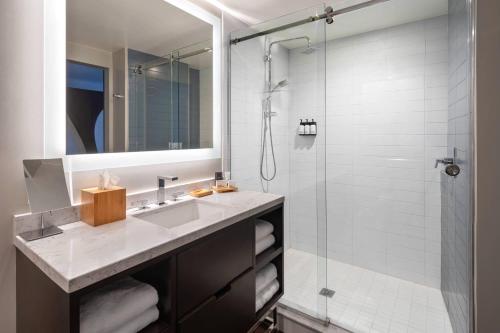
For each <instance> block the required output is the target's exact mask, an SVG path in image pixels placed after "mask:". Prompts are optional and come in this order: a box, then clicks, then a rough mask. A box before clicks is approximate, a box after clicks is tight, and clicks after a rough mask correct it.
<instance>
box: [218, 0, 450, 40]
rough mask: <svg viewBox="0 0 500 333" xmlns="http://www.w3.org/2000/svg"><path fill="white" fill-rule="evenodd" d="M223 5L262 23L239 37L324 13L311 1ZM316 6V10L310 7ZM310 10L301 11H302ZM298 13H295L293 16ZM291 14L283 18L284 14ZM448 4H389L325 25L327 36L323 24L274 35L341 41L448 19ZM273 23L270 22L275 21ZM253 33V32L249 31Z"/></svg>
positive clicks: (345, 1) (341, 1) (341, 0)
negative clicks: (439, 18) (404, 26)
mask: <svg viewBox="0 0 500 333" xmlns="http://www.w3.org/2000/svg"><path fill="white" fill-rule="evenodd" d="M365 1H366V0H333V1H329V2H327V5H330V6H332V7H333V9H334V10H337V9H341V8H345V7H348V6H351V5H354V4H358V3H362V2H365ZM222 2H223V3H224V4H226V5H227V6H229V7H231V8H232V9H234V10H236V11H241V12H242V13H244V14H245V15H247V16H251V17H253V18H255V19H256V20H259V21H265V22H263V23H260V24H257V25H254V26H252V29H248V30H246V31H241V32H238V33H237V34H236V36H237V37H239V36H242V35H246V34H249V33H251V32H252V31H262V30H265V29H269V28H271V27H276V26H279V25H282V24H286V23H290V22H294V21H297V20H300V19H304V18H306V17H308V16H311V15H315V14H320V13H322V12H323V5H322V4H321V3H319V5H318V2H316V1H311V0H253V1H252V2H251V4H249V2H248V1H242V0H222ZM311 6H313V7H311ZM305 7H309V8H308V9H303V10H298V9H299V8H305ZM294 10H296V11H295V12H293V11H294ZM286 12H288V13H290V12H293V13H292V14H289V15H286V16H283V14H284V13H286ZM447 12H448V1H447V0H389V1H387V2H383V3H378V4H375V5H373V6H370V7H366V8H363V9H360V10H357V11H353V12H349V13H346V14H342V15H338V16H336V17H335V21H334V23H333V24H330V25H326V35H325V32H324V30H323V29H322V26H323V23H316V24H306V25H303V26H300V27H297V28H292V29H288V30H286V31H283V32H279V33H275V34H274V35H273V36H274V37H275V38H280V39H281V38H289V37H293V36H298V35H304V34H305V35H308V36H309V37H311V38H312V39H313V42H314V41H320V40H324V39H325V38H326V39H327V40H331V39H336V38H342V37H346V36H350V35H355V34H360V33H364V32H368V31H373V30H378V29H383V28H387V27H391V26H396V25H400V24H404V23H409V22H414V21H419V20H423V19H427V18H431V17H436V16H441V15H446V14H447ZM273 17H274V19H272V20H270V21H266V20H269V18H273ZM250 30H251V31H250ZM303 45H304V43H303V42H302V43H301V42H298V43H293V42H292V43H288V44H287V45H286V46H287V47H289V48H294V47H299V46H303Z"/></svg>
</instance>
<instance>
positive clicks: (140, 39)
mask: <svg viewBox="0 0 500 333" xmlns="http://www.w3.org/2000/svg"><path fill="white" fill-rule="evenodd" d="M211 36H212V27H211V25H209V24H207V23H205V22H203V21H201V20H199V19H197V18H195V17H194V16H191V15H190V14H188V13H186V12H184V11H182V10H180V9H178V8H176V7H174V6H172V5H170V4H168V3H166V2H165V1H163V0H68V1H67V84H66V86H67V87H66V88H67V89H66V90H67V93H66V153H67V154H68V155H73V154H95V153H105V152H129V151H130V152H137V151H159V150H172V149H199V148H212V147H213V110H212V108H213V100H212V94H213V88H212V82H213V79H212V78H213V75H212V63H213V61H212V40H211Z"/></svg>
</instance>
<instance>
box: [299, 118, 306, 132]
mask: <svg viewBox="0 0 500 333" xmlns="http://www.w3.org/2000/svg"><path fill="white" fill-rule="evenodd" d="M304 133H305V126H304V122H303V121H302V119H300V124H299V135H304Z"/></svg>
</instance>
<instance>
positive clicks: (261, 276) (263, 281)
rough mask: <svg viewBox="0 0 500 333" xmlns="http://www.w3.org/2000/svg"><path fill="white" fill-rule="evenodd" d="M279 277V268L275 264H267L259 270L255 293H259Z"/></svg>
mask: <svg viewBox="0 0 500 333" xmlns="http://www.w3.org/2000/svg"><path fill="white" fill-rule="evenodd" d="M277 277H278V270H277V269H276V266H274V264H267V265H266V266H264V267H263V268H262V269H261V270H259V271H258V272H257V275H256V277H255V294H259V293H260V292H261V291H262V290H263V289H264V288H265V287H267V286H268V285H269V283H271V281H273V280H274V279H276V278H277Z"/></svg>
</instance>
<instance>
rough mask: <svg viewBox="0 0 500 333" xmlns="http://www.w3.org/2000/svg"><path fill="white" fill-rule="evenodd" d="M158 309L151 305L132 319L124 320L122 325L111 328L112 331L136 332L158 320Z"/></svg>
mask: <svg viewBox="0 0 500 333" xmlns="http://www.w3.org/2000/svg"><path fill="white" fill-rule="evenodd" d="M158 317H160V311H158V308H157V307H156V306H154V305H153V306H152V307H150V308H149V309H147V310H146V311H144V312H143V313H141V314H140V315H138V316H137V317H135V318H134V319H132V320H129V321H127V322H125V324H123V325H122V326H120V327H118V328H116V329H114V330H113V333H136V332H139V331H140V330H142V329H143V328H144V327H146V326H148V325H149V324H151V323H152V322H154V321H156V320H158Z"/></svg>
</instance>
